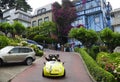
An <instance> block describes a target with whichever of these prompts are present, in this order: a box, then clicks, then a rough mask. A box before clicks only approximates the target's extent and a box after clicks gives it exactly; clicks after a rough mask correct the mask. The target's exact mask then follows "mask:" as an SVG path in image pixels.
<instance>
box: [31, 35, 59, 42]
mask: <svg viewBox="0 0 120 82" xmlns="http://www.w3.org/2000/svg"><path fill="white" fill-rule="evenodd" d="M33 40H35V41H36V42H38V43H43V42H45V43H47V44H51V43H54V42H57V41H56V40H55V39H52V38H51V37H44V36H41V35H36V36H35V37H34V38H33Z"/></svg>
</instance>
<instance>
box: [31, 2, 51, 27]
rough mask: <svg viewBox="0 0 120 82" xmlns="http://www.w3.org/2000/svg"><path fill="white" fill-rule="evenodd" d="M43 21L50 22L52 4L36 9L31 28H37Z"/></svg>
mask: <svg viewBox="0 0 120 82" xmlns="http://www.w3.org/2000/svg"><path fill="white" fill-rule="evenodd" d="M44 21H52V4H48V5H45V6H43V7H40V8H37V9H36V10H35V12H34V15H33V16H32V19H31V26H39V25H40V24H41V23H42V22H44Z"/></svg>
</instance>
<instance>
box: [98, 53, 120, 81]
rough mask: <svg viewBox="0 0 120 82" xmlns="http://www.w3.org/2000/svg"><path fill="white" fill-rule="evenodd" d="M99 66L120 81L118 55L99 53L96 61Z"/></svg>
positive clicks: (119, 58) (119, 59)
mask: <svg viewBox="0 0 120 82" xmlns="http://www.w3.org/2000/svg"><path fill="white" fill-rule="evenodd" d="M96 61H97V63H98V65H99V66H101V67H102V68H104V69H105V70H107V71H109V72H111V73H112V74H113V75H114V76H115V77H116V79H117V80H118V82H119V81H120V53H105V52H100V53H99V54H98V55H97V59H96Z"/></svg>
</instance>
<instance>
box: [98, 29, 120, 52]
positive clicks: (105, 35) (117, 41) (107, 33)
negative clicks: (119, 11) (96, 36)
mask: <svg viewBox="0 0 120 82" xmlns="http://www.w3.org/2000/svg"><path fill="white" fill-rule="evenodd" d="M100 38H101V40H102V41H103V42H104V44H105V45H106V46H107V47H108V50H109V51H110V52H112V51H113V49H114V48H115V47H117V46H120V33H118V32H113V31H112V30H111V29H109V28H105V29H103V30H102V31H101V32H100Z"/></svg>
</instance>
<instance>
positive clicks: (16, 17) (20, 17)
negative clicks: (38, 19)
mask: <svg viewBox="0 0 120 82" xmlns="http://www.w3.org/2000/svg"><path fill="white" fill-rule="evenodd" d="M13 20H22V21H26V22H31V17H28V16H25V15H23V14H16V15H15V16H14V17H13Z"/></svg>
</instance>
